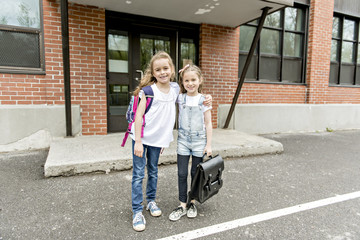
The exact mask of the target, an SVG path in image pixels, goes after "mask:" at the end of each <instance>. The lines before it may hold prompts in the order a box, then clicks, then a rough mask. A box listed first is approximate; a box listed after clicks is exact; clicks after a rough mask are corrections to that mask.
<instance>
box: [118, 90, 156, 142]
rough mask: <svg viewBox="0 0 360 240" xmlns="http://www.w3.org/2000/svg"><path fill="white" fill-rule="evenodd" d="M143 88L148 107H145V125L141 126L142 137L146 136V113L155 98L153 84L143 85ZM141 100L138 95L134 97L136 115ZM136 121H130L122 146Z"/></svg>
mask: <svg viewBox="0 0 360 240" xmlns="http://www.w3.org/2000/svg"><path fill="white" fill-rule="evenodd" d="M142 90H143V91H144V95H145V97H146V108H145V113H144V115H143V125H142V127H141V137H142V138H143V137H144V128H145V114H146V113H147V112H148V111H149V109H150V107H151V104H152V102H153V100H154V91H153V89H152V88H151V86H146V87H143V88H142ZM139 102H140V97H139V96H136V97H135V99H134V105H133V112H135V115H136V110H137V107H138V103H139ZM134 121H135V116H134ZM134 121H132V122H131V123H129V126H128V128H127V130H126V132H125V136H124V139H123V142H122V144H121V146H122V147H124V146H125V143H126V140H127V138H128V136H129V133H130V132H131V127H132V124H133V123H134Z"/></svg>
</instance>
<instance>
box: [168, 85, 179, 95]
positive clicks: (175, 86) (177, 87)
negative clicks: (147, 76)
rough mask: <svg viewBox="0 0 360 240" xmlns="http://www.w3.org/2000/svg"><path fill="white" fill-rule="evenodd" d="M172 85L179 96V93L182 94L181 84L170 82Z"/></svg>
mask: <svg viewBox="0 0 360 240" xmlns="http://www.w3.org/2000/svg"><path fill="white" fill-rule="evenodd" d="M170 87H172V88H173V89H174V90H175V92H176V95H177V96H179V94H180V86H179V84H177V82H170Z"/></svg>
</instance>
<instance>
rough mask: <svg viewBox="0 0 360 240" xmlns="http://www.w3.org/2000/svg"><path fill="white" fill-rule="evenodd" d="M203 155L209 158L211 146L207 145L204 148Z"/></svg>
mask: <svg viewBox="0 0 360 240" xmlns="http://www.w3.org/2000/svg"><path fill="white" fill-rule="evenodd" d="M205 153H206V156H208V157H209V156H211V154H212V150H211V146H208V145H206V146H205V149H204V152H203V154H205Z"/></svg>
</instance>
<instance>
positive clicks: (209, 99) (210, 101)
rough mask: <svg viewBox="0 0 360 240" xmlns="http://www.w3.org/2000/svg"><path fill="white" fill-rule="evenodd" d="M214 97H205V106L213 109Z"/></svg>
mask: <svg viewBox="0 0 360 240" xmlns="http://www.w3.org/2000/svg"><path fill="white" fill-rule="evenodd" d="M211 103H212V96H211V95H210V94H206V95H205V100H204V105H205V106H207V107H211Z"/></svg>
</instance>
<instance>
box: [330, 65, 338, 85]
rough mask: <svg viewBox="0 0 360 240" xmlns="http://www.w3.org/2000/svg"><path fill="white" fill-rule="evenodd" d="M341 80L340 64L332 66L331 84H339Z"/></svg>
mask: <svg viewBox="0 0 360 240" xmlns="http://www.w3.org/2000/svg"><path fill="white" fill-rule="evenodd" d="M338 79H339V64H338V63H331V64H330V84H338Z"/></svg>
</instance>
